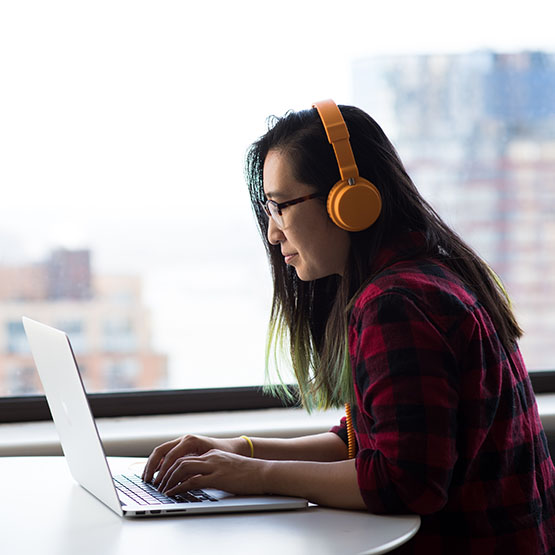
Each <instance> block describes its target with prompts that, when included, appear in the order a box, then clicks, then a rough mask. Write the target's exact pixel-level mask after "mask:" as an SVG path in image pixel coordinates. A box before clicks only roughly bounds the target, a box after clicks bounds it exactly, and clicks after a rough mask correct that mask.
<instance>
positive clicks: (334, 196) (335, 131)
mask: <svg viewBox="0 0 555 555" xmlns="http://www.w3.org/2000/svg"><path fill="white" fill-rule="evenodd" d="M313 107H314V108H316V109H317V110H318V114H319V115H320V119H321V120H322V123H323V124H324V129H325V130H326V135H327V137H328V141H329V142H330V143H331V145H332V146H333V151H334V152H335V158H336V160H337V165H338V166H339V173H340V174H341V180H340V181H338V182H337V183H336V184H335V185H334V186H333V187H332V188H331V190H330V192H329V194H328V201H327V209H328V214H329V216H330V218H331V220H332V221H333V223H334V224H335V225H337V226H339V227H340V228H342V229H345V230H346V231H362V230H363V229H367V228H369V227H370V226H371V225H372V224H373V223H374V222H375V221H376V220H377V219H378V216H379V215H380V212H381V209H382V199H381V196H380V193H379V191H378V189H376V187H375V185H374V184H373V183H370V181H368V180H367V179H364V178H363V177H360V176H359V174H358V168H357V165H356V162H355V157H354V155H353V149H352V148H351V143H350V142H349V130H348V129H347V124H346V123H345V120H344V119H343V116H342V115H341V112H340V111H339V108H338V107H337V104H336V103H335V102H334V101H333V100H322V101H320V102H315V103H314V104H313Z"/></svg>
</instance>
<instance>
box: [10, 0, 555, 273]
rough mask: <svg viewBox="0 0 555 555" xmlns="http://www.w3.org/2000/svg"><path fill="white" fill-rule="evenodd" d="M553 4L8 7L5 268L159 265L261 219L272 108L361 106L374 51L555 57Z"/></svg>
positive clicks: (134, 1)
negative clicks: (255, 149)
mask: <svg viewBox="0 0 555 555" xmlns="http://www.w3.org/2000/svg"><path fill="white" fill-rule="evenodd" d="M552 6H555V4H554V3H553V2H552V0H527V1H526V2H525V3H523V2H521V1H518V2H517V1H510V0H509V1H504V2H501V1H498V0H488V1H485V2H484V1H483V0H465V1H464V2H458V3H457V2H445V1H444V0H438V1H436V0H421V1H418V2H415V1H414V0H389V1H388V2H372V1H370V0H365V1H356V0H342V1H341V2H337V1H336V2H328V1H322V0H318V1H312V0H310V1H303V0H295V1H291V0H280V1H279V2H274V3H271V2H268V1H260V0H255V1H241V0H236V1H234V2H229V1H222V0H220V1H213V2H188V1H185V0H178V1H165V0H143V1H141V0H131V1H118V0H109V1H95V2H76V1H75V0H68V1H59V0H49V1H48V2H44V1H43V0H34V1H33V0H31V1H30V0H13V1H6V2H2V3H1V4H0V76H1V77H0V79H1V80H2V84H1V86H0V156H1V160H0V183H1V184H2V190H3V191H4V199H3V201H2V203H1V204H0V247H1V253H0V262H1V261H2V260H9V259H11V258H14V257H21V256H22V255H23V256H25V255H28V256H31V257H37V256H42V253H43V252H44V250H45V249H47V248H50V247H52V246H58V245H63V246H67V247H79V246H93V247H94V248H95V250H96V251H97V252H98V253H100V254H99V261H100V263H105V264H107V265H109V264H111V263H115V258H116V257H111V256H109V255H108V254H102V253H108V252H109V251H110V249H112V250H113V249H117V250H118V251H120V252H121V250H126V251H133V250H134V249H133V244H137V243H138V242H142V245H141V248H140V249H135V250H137V251H140V256H143V257H144V256H147V257H148V255H149V252H150V253H152V254H153V255H155V254H157V251H158V250H159V245H160V244H170V243H171V244H172V248H173V243H174V242H175V237H176V235H179V234H182V233H184V232H186V231H187V230H188V229H190V228H191V226H194V225H195V224H197V223H201V222H202V221H204V222H206V223H208V222H210V225H214V226H216V227H218V226H219V227H220V228H222V227H223V228H225V226H226V225H230V224H231V223H233V222H234V221H243V220H244V218H245V217H250V211H249V207H248V203H247V197H246V192H245V187H244V184H243V175H242V171H243V165H242V163H243V155H244V152H245V149H246V147H247V146H248V144H249V143H250V142H251V141H252V140H253V139H255V138H256V136H258V135H259V134H260V133H262V132H263V131H264V125H265V118H266V116H268V115H269V114H282V113H283V112H285V111H286V110H287V109H290V108H294V109H299V108H305V107H308V106H310V104H311V103H312V101H314V100H317V99H321V98H326V97H333V98H335V99H336V100H337V101H338V102H342V103H348V102H349V101H350V98H351V62H352V61H353V60H354V59H356V58H360V57H365V56H370V55H375V54H394V53H411V52H420V53H428V52H459V51H468V50H476V49H482V48H492V49H498V50H508V51H515V50H519V49H544V50H551V51H553V50H555V33H553V25H552V22H553V21H554V20H555V18H554V17H553V11H554V8H553V7H552ZM376 119H378V121H379V114H378V115H376ZM199 218H200V219H199ZM153 235H156V237H157V239H156V241H153V240H152V237H153ZM151 243H152V244H151ZM149 245H150V246H149ZM149 249H150V250H149ZM170 250H171V249H170ZM137 256H139V252H137ZM103 257H104V258H103ZM103 261H104V262H103ZM127 262H129V260H128V261H127Z"/></svg>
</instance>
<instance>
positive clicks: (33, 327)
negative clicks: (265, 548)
mask: <svg viewBox="0 0 555 555" xmlns="http://www.w3.org/2000/svg"><path fill="white" fill-rule="evenodd" d="M23 326H24V328H25V333H26V335H27V338H28V340H29V344H30V346H31V352H32V354H33V358H34V361H35V365H36V367H37V370H38V373H39V376H40V379H41V381H42V385H43V388H44V392H45V394H46V399H47V402H48V406H49V407H50V412H51V413H52V417H53V419H54V424H55V426H56V430H57V432H58V435H59V436H60V442H61V445H62V449H63V452H64V455H65V458H66V461H67V464H68V466H69V470H70V472H71V474H72V476H73V478H74V479H75V481H76V482H77V483H78V484H80V485H81V486H82V487H83V488H85V489H86V490H87V491H88V492H90V493H91V494H92V495H94V496H95V497H96V498H97V499H99V500H100V501H101V502H102V503H104V504H105V505H107V506H108V507H109V508H110V509H112V510H113V511H114V512H116V513H117V514H118V515H120V516H122V517H150V516H164V515H170V516H174V515H185V516H187V515H198V514H208V513H221V512H241V511H275V510H282V509H304V508H306V507H307V506H308V502H307V500H306V499H300V498H296V497H283V496H277V495H276V496H273V495H264V496H257V495H252V496H239V495H233V494H230V493H227V492H224V491H221V490H216V489H204V490H193V491H191V492H186V493H183V494H180V495H179V496H175V497H167V496H165V495H163V494H161V493H160V492H158V490H156V488H154V487H153V486H151V485H150V484H147V483H145V482H143V481H142V480H141V479H140V476H139V475H135V474H133V473H130V474H129V475H112V472H111V470H110V467H109V465H108V461H107V459H106V454H105V452H104V447H103V445H102V442H101V440H100V436H99V434H98V429H97V427H96V423H95V421H94V418H93V416H92V412H91V409H90V406H89V402H88V400H87V395H86V392H85V388H84V386H83V382H82V380H81V375H80V373H79V369H78V366H77V362H76V360H75V356H74V353H73V349H72V347H71V343H70V340H69V337H68V336H67V334H66V333H64V332H63V331H60V330H57V329H55V328H52V327H50V326H47V325H45V324H42V323H40V322H36V321H34V320H31V319H29V318H26V317H23ZM144 490H146V491H144ZM149 495H150V498H149Z"/></svg>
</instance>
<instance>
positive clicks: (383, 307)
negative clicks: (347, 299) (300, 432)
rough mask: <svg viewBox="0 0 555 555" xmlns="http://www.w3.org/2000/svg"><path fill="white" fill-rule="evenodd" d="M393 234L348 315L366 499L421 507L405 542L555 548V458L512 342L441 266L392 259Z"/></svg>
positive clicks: (372, 506) (434, 548)
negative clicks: (508, 347)
mask: <svg viewBox="0 0 555 555" xmlns="http://www.w3.org/2000/svg"><path fill="white" fill-rule="evenodd" d="M402 239H403V241H402V249H403V251H404V252H405V253H408V252H409V251H410V250H411V248H415V249H418V247H419V245H421V244H422V238H421V237H420V236H419V235H416V234H411V235H409V236H405V237H403V238H402ZM400 245H401V244H400ZM400 245H397V248H396V249H392V250H391V251H389V250H388V251H387V252H386V251H384V252H383V253H382V256H381V257H380V267H385V269H384V270H383V271H381V272H380V273H379V275H378V276H376V278H375V279H373V280H372V282H371V283H370V284H369V285H368V286H367V287H366V289H365V290H364V291H363V293H362V294H361V295H360V297H359V298H358V299H357V301H356V304H355V306H354V308H353V311H352V314H351V317H350V322H349V350H350V356H351V364H352V368H353V374H354V379H355V390H356V397H357V404H358V407H357V408H356V410H355V414H356V418H355V419H354V420H355V429H356V438H357V448H358V451H357V458H356V468H357V476H358V483H359V486H360V490H361V493H362V496H363V498H364V501H365V502H366V505H367V506H368V510H369V511H371V512H373V513H388V514H394V513H397V514H399V513H417V514H419V515H421V517H422V525H421V528H420V531H419V532H418V534H417V535H416V536H415V537H414V538H413V539H412V540H411V541H410V542H409V543H407V544H406V545H405V546H404V547H402V548H401V549H400V550H399V552H400V553H401V552H402V553H425V554H426V555H432V554H436V553H445V554H449V555H453V554H457V553H465V554H467V553H472V554H482V553H484V554H486V553H492V554H493V553H503V554H504V555H506V554H509V553H518V554H533V555H539V554H546V553H555V468H554V466H553V463H552V461H551V458H550V456H549V452H548V447H547V443H546V439H545V435H544V432H543V429H542V425H541V422H540V418H539V416H538V411H537V407H536V402H535V398H534V394H533V391H532V387H531V384H530V380H529V377H528V374H527V371H526V368H525V366H524V362H523V361H522V358H521V355H520V352H519V350H518V349H517V348H515V349H514V350H513V351H512V352H510V353H507V352H505V351H504V349H503V347H502V344H501V342H500V340H499V337H498V335H497V333H496V331H495V328H494V326H493V324H492V321H491V319H490V317H489V315H488V313H487V312H486V311H485V310H484V308H483V307H482V306H481V305H480V303H479V302H478V301H477V299H476V297H475V295H474V294H473V293H472V292H470V291H469V290H468V288H465V287H464V286H462V284H461V282H460V280H459V279H458V278H457V277H456V276H455V275H454V274H453V273H452V272H451V271H450V270H448V269H447V268H446V267H445V266H443V265H441V263H439V262H438V261H434V260H431V259H429V258H419V257H414V256H412V257H411V256H409V255H408V254H407V256H405V259H404V260H402V261H398V254H399V248H398V247H399V246H400ZM394 254H395V256H396V260H397V262H394V261H393V258H392V257H393V255H394ZM388 260H390V264H389V266H388V262H387V261H388ZM382 263H383V264H384V266H382ZM344 428H345V421H344V419H343V420H342V423H341V426H338V427H336V428H333V430H332V431H334V432H336V433H338V434H339V435H341V436H342V437H343V438H345V434H344Z"/></svg>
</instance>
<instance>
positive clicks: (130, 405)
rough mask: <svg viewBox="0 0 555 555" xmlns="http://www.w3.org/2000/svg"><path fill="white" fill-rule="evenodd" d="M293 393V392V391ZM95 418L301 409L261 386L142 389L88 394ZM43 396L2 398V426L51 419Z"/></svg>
mask: <svg viewBox="0 0 555 555" xmlns="http://www.w3.org/2000/svg"><path fill="white" fill-rule="evenodd" d="M291 391H292V392H293V393H294V390H293V389H292V390H291ZM87 398H88V400H89V404H90V407H91V411H92V413H93V416H94V417H95V418H104V417H121V416H149V415H150V416H152V415H163V414H187V413H201V412H223V411H233V410H261V409H269V408H286V407H292V406H298V405H296V403H294V402H288V401H285V400H283V399H280V398H278V397H274V396H272V395H271V394H268V393H265V392H264V391H263V389H262V387H260V386H253V387H227V388H210V389H173V390H171V389H170V390H139V391H122V392H114V393H111V392H110V393H89V394H87ZM51 419H52V416H51V414H50V409H49V408H48V404H47V402H46V397H45V396H44V395H22V396H14V397H2V398H0V423H15V422H32V421H42V420H51Z"/></svg>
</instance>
